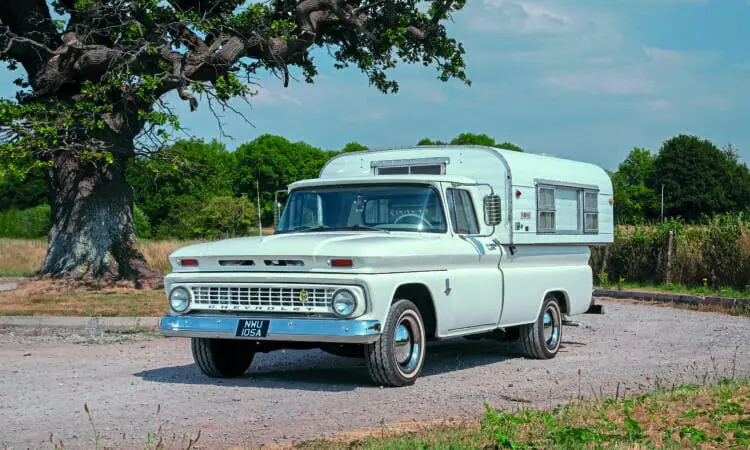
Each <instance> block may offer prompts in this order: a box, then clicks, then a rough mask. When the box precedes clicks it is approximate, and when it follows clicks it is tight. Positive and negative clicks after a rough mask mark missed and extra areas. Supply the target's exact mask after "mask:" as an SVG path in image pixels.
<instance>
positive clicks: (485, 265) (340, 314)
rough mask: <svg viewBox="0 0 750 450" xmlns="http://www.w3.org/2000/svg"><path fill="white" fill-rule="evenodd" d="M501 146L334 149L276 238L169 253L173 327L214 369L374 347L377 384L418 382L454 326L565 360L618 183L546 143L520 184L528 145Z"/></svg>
mask: <svg viewBox="0 0 750 450" xmlns="http://www.w3.org/2000/svg"><path fill="white" fill-rule="evenodd" d="M504 152H505V151H499V150H498V149H491V148H485V147H468V146H467V147H465V146H456V147H434V148H433V147H430V148H423V147H416V148H405V149H395V150H389V151H368V152H360V153H347V154H343V155H340V156H338V157H336V158H333V159H332V160H331V161H330V162H329V163H328V164H327V165H326V167H324V169H323V170H322V172H321V175H320V177H319V178H316V179H312V180H301V181H298V182H295V183H293V184H292V185H290V186H289V187H288V189H287V190H286V193H287V194H288V196H287V199H286V202H285V204H284V207H283V212H282V213H281V214H280V217H279V220H278V223H277V224H276V225H277V226H276V230H275V233H274V234H273V235H270V236H260V237H244V238H235V239H226V240H222V241H216V242H210V243H202V244H195V245H191V246H187V247H184V248H181V249H178V250H177V251H175V252H174V253H173V254H172V255H170V261H171V263H172V266H173V272H172V273H170V274H169V275H167V276H166V278H165V289H166V293H167V296H168V298H169V303H170V308H171V312H170V314H169V315H166V316H165V317H163V318H162V321H161V329H162V331H163V333H164V335H166V336H182V337H190V338H191V341H192V352H193V357H194V360H195V362H196V364H197V365H198V367H199V368H200V369H201V371H202V372H203V373H204V374H206V375H207V376H212V377H232V376H239V375H241V374H243V373H244V372H245V371H246V370H247V369H248V368H249V367H250V365H251V363H252V359H253V356H254V355H255V354H256V353H258V352H267V351H273V350H277V349H281V348H322V349H323V350H325V351H328V352H330V353H334V354H339V355H346V356H354V357H361V358H364V359H365V361H366V363H367V364H366V365H367V368H368V371H369V374H370V376H371V378H372V379H373V381H374V382H376V383H378V384H380V385H384V386H405V385H410V384H413V383H414V382H415V380H416V379H417V378H418V377H419V375H420V373H421V371H422V367H423V364H424V361H425V355H426V353H425V347H426V344H427V342H428V341H429V340H436V339H445V338H450V337H456V336H465V337H468V338H472V337H501V338H506V339H515V340H518V341H519V342H520V344H521V347H522V349H523V350H524V352H525V354H526V355H527V356H529V357H533V358H543V359H546V358H552V357H554V356H555V355H556V353H557V351H558V349H559V346H560V342H561V339H562V331H563V316H564V315H575V314H580V313H583V312H585V311H586V310H587V309H588V307H589V305H590V303H591V288H592V277H591V269H590V267H589V265H588V258H589V254H590V253H589V247H588V245H602V244H606V243H607V242H608V241H611V237H609V236H607V233H608V232H610V231H609V230H610V229H611V201H610V199H611V195H612V194H611V184H610V183H609V178H608V177H607V176H606V173H605V174H604V177H605V178H603V177H602V176H601V173H603V171H602V170H601V169H598V168H595V166H593V167H594V168H595V169H593V170H592V166H591V165H587V164H585V163H573V162H570V161H567V160H559V161H563V162H562V163H559V161H555V162H558V164H559V169H560V170H561V176H558V177H557V178H554V177H549V176H548V175H549V174H550V173H549V170H554V169H552V168H550V169H549V170H545V167H543V166H542V165H540V164H539V163H540V161H537V160H535V159H534V158H542V159H543V160H544V162H547V163H549V162H550V161H547V160H557V158H550V157H543V156H538V155H523V156H520V158H521V159H525V158H531V160H529V161H526V163H527V164H531V165H532V166H533V165H534V163H536V171H537V172H538V173H537V174H536V175H540V176H534V177H533V179H534V181H533V182H531V183H529V182H527V180H526V179H525V178H521V180H520V181H521V183H519V182H518V181H519V179H514V178H513V172H512V170H511V169H512V165H511V164H510V163H509V160H515V159H518V158H519V155H505V154H503V153H504ZM507 153H514V152H507ZM514 164H515V165H519V166H520V163H517V162H515V163H514ZM575 164H579V165H580V167H581V170H580V172H581V173H575V170H573V169H575ZM523 168H524V169H525V170H527V171H528V172H527V173H531V174H533V173H534V167H523ZM596 169H598V170H596ZM571 170H573V175H575V176H571V173H570V172H571ZM586 170H588V171H589V172H590V173H593V174H595V175H596V176H591V177H589V178H586V177H587V174H586V173H585V172H586ZM519 172H522V173H523V172H524V170H519ZM562 175H565V177H563V176H562ZM589 175H590V174H589ZM566 178H567V179H566ZM571 178H573V179H572V180H571ZM582 178H586V179H587V180H588V183H582V182H581V181H583V180H582ZM592 181H593V182H594V183H595V184H591V182H592ZM526 197H528V198H526ZM592 202H593V206H592ZM527 209H528V211H527ZM594 211H595V212H594ZM550 213H551V214H550ZM570 214H572V217H570V216H569V215H570ZM594 215H595V220H593V219H592V217H594ZM602 219H604V220H602ZM574 224H577V228H574ZM594 225H596V232H593V231H592V230H593V226H594ZM587 227H588V228H587Z"/></svg>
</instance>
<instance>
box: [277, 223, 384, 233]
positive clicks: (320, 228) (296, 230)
mask: <svg viewBox="0 0 750 450" xmlns="http://www.w3.org/2000/svg"><path fill="white" fill-rule="evenodd" d="M347 230H368V231H380V232H383V233H390V230H384V229H383V228H377V227H371V226H368V225H360V224H357V225H352V226H349V227H329V226H328V225H320V226H317V227H310V226H307V225H300V226H297V227H293V228H289V229H288V230H283V231H279V232H278V233H277V234H282V233H314V232H316V231H347Z"/></svg>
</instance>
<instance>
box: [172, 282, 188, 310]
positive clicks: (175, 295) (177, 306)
mask: <svg viewBox="0 0 750 450" xmlns="http://www.w3.org/2000/svg"><path fill="white" fill-rule="evenodd" d="M189 305H190V293H189V292H188V290H187V289H185V288H184V287H176V288H174V289H172V292H170V293H169V306H170V307H171V308H172V310H173V311H174V312H178V313H181V312H185V310H187V308H188V306H189Z"/></svg>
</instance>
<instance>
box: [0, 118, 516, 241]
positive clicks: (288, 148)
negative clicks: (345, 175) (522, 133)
mask: <svg viewBox="0 0 750 450" xmlns="http://www.w3.org/2000/svg"><path fill="white" fill-rule="evenodd" d="M447 143H449V144H475V145H487V146H494V147H499V148H505V149H510V150H515V151H523V150H522V149H521V148H520V147H518V146H517V145H514V144H512V143H509V142H502V143H498V142H495V140H494V139H493V138H492V137H490V136H488V135H486V134H475V133H461V134H459V135H458V136H456V137H455V138H454V139H452V140H451V141H450V142H441V141H431V140H429V139H422V140H421V141H420V142H419V145H435V144H438V145H439V144H447ZM366 149H367V147H366V146H364V145H362V144H360V143H358V142H350V143H348V144H346V145H345V146H344V148H342V149H340V150H325V149H321V148H318V147H314V146H312V145H309V144H307V143H304V142H290V141H289V140H287V139H285V138H283V137H281V136H274V135H269V134H264V135H261V136H259V137H257V138H256V139H254V140H252V141H250V142H247V143H244V144H242V145H240V146H238V147H237V148H236V149H235V150H234V151H229V150H228V149H227V148H226V147H225V146H224V145H223V144H221V143H219V142H216V141H209V142H206V141H203V140H199V139H190V140H181V141H177V142H175V143H174V144H173V145H171V146H169V147H165V148H163V149H162V150H160V151H158V152H156V153H154V154H151V155H148V156H143V157H137V158H136V159H135V160H134V161H133V162H132V163H131V164H130V166H129V167H128V168H127V171H126V177H127V179H128V182H129V183H130V185H131V186H133V190H134V194H135V211H134V218H133V219H134V223H135V228H136V234H137V235H138V236H139V237H141V238H157V239H166V238H177V239H203V238H214V237H222V236H234V235H247V234H253V233H256V232H257V228H258V211H257V208H256V205H257V200H256V195H257V189H259V190H260V203H261V214H260V216H261V220H262V225H263V226H264V227H265V226H271V225H272V223H273V197H274V193H275V191H276V190H279V189H283V188H285V187H286V186H287V185H288V184H290V183H292V182H294V181H297V180H300V179H305V178H315V177H317V176H318V174H319V173H320V170H321V169H322V168H323V165H324V164H325V163H326V162H327V161H328V160H329V159H330V158H332V157H334V156H336V155H338V154H340V153H344V152H354V151H361V150H366ZM49 211H50V210H49V207H48V206H47V188H46V181H45V178H44V173H43V171H42V170H41V169H39V168H37V169H34V170H33V171H31V172H29V173H28V174H27V175H26V177H25V178H24V179H23V180H21V179H6V180H0V236H5V237H43V236H44V235H45V234H46V230H47V229H48V226H45V224H46V222H45V220H48V217H49ZM26 216H29V217H26ZM45 218H46V219H45ZM29 224H33V226H29Z"/></svg>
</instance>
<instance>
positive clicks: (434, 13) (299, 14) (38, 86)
mask: <svg viewBox="0 0 750 450" xmlns="http://www.w3.org/2000/svg"><path fill="white" fill-rule="evenodd" d="M465 3H466V0H430V1H417V0H372V1H365V2H363V1H359V0H303V1H293V0H271V1H267V2H250V1H242V0H54V1H51V0H22V1H19V0H0V59H2V60H4V61H6V62H7V64H8V67H9V68H10V69H11V70H15V69H18V70H19V71H20V76H19V77H18V79H17V80H16V84H17V85H18V90H17V94H16V96H15V98H13V99H3V100H0V127H1V128H2V129H1V130H0V131H1V132H2V136H0V138H1V139H2V140H1V141H0V145H1V147H0V158H1V159H2V161H0V163H1V164H0V167H4V168H5V169H3V172H6V173H5V175H7V173H10V172H23V171H25V170H27V169H28V168H29V167H44V168H45V170H46V174H47V175H46V178H47V182H48V186H49V191H50V203H51V206H52V217H53V220H52V222H53V226H52V230H51V231H50V234H49V244H48V252H47V256H46V258H45V260H44V263H43V266H42V268H41V273H42V274H49V275H52V276H56V277H71V276H72V277H76V278H94V279H131V280H136V281H138V280H144V279H146V280H154V279H160V275H159V274H157V273H155V272H154V271H152V270H151V269H150V268H149V267H148V265H147V264H146V263H145V261H144V259H143V256H142V254H141V253H140V252H139V251H138V250H137V249H136V246H135V238H134V232H133V219H132V216H133V215H132V210H133V193H132V189H131V188H130V187H129V186H128V184H127V181H126V179H125V177H124V168H125V167H126V165H127V163H128V161H130V160H131V159H132V158H134V156H135V155H136V154H138V153H147V152H148V151H149V150H150V149H152V148H153V147H155V146H158V145H159V144H160V143H161V142H163V141H164V140H166V139H167V138H168V133H169V132H170V131H171V130H173V129H174V128H175V127H179V118H178V117H177V116H176V115H175V114H174V113H173V112H172V111H171V110H170V108H169V105H168V104H167V103H166V102H165V96H166V95H167V94H168V93H170V92H174V93H176V94H177V96H178V97H179V99H181V100H182V101H185V102H188V104H189V105H190V109H191V110H195V109H197V108H198V107H199V104H203V105H204V107H205V106H208V107H210V108H212V110H213V109H216V108H220V107H224V108H230V109H231V108H232V106H231V104H230V103H229V102H230V100H232V99H233V98H247V97H248V95H250V94H251V93H252V91H253V83H252V80H253V76H254V75H255V74H257V73H259V72H260V71H273V72H275V73H278V74H280V75H281V77H282V78H283V83H284V86H287V85H288V83H289V78H290V75H289V74H290V69H291V68H295V70H298V71H300V73H301V74H302V76H303V77H304V79H305V80H306V81H308V82H312V81H313V80H314V78H315V76H316V74H317V67H316V62H315V61H314V60H313V59H312V57H311V56H310V52H311V50H313V49H314V48H325V49H327V50H328V51H329V53H330V54H331V55H332V56H333V58H334V60H335V63H334V66H335V67H336V68H344V67H348V66H350V65H354V66H356V67H357V68H358V69H359V70H361V71H362V72H364V74H366V76H367V78H368V79H369V82H370V83H371V84H372V85H373V86H374V87H375V88H377V89H378V90H380V91H382V92H385V93H390V92H396V91H397V90H398V83H397V82H396V81H395V80H392V79H390V78H389V76H388V75H387V71H388V70H389V69H391V68H393V67H395V66H396V65H397V64H402V63H421V64H423V65H425V66H434V67H435V68H436V69H437V72H438V78H439V79H440V80H442V81H447V80H449V79H459V80H462V81H464V82H466V83H469V80H468V79H467V76H466V73H465V65H464V61H463V55H464V48H463V46H462V45H461V44H460V43H459V42H457V41H456V40H455V39H453V38H451V37H449V35H448V33H447V31H446V28H445V25H444V23H445V22H446V21H447V20H448V19H449V17H450V14H451V13H452V12H455V11H457V10H460V9H462V8H463V7H464V5H465ZM199 100H200V102H199ZM0 176H3V174H0Z"/></svg>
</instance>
